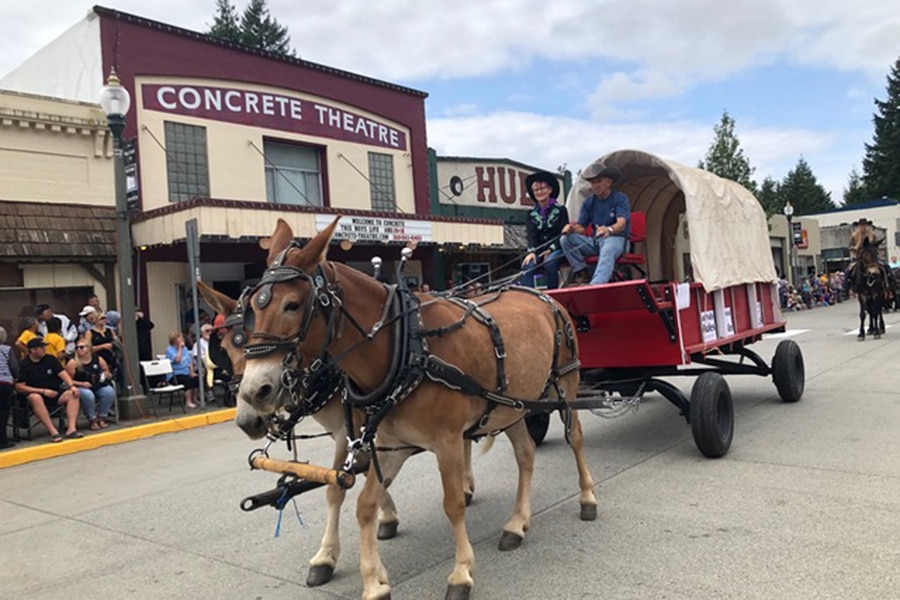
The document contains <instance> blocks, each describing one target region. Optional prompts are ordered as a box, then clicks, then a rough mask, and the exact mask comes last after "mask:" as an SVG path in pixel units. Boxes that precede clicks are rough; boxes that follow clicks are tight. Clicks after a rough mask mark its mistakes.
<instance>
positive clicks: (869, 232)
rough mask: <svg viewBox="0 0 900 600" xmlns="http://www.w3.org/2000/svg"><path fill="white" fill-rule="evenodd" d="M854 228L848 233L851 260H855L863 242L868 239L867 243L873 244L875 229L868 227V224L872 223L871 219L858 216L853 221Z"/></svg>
mask: <svg viewBox="0 0 900 600" xmlns="http://www.w3.org/2000/svg"><path fill="white" fill-rule="evenodd" d="M855 225H856V229H855V230H854V231H853V233H851V234H850V258H851V260H852V262H856V259H857V257H858V256H859V249H860V248H862V247H863V242H864V241H865V240H866V239H868V240H869V243H870V244H872V245H874V244H875V230H874V229H870V225H874V223H872V221H869V220H867V219H863V218H860V219H859V221H857V222H856V223H855Z"/></svg>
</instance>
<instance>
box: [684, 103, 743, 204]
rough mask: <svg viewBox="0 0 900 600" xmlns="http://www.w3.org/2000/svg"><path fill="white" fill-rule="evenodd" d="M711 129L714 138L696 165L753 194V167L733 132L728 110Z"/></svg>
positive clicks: (732, 121) (732, 122) (732, 120)
mask: <svg viewBox="0 0 900 600" xmlns="http://www.w3.org/2000/svg"><path fill="white" fill-rule="evenodd" d="M713 131H714V132H715V134H716V139H715V140H714V141H713V143H712V145H711V146H710V147H709V150H708V151H707V152H706V160H701V161H700V164H699V165H698V166H699V167H700V168H701V169H706V170H707V171H709V172H711V173H715V174H716V175H718V176H719V177H724V178H726V179H731V180H732V181H736V182H738V183H739V184H741V185H742V186H744V187H745V188H747V189H748V190H750V191H751V192H753V193H754V194H755V193H756V182H755V181H753V171H755V169H754V168H753V167H751V166H750V161H749V160H747V157H746V156H744V151H743V149H741V142H740V140H738V138H737V136H736V135H735V134H734V119H732V118H731V117H730V116H729V114H728V111H724V112H723V113H722V120H721V121H719V124H718V125H716V126H715V127H713Z"/></svg>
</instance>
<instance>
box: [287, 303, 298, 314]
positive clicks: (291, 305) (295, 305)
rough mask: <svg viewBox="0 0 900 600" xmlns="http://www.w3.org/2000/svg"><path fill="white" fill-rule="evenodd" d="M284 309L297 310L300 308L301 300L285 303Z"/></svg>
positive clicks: (288, 310)
mask: <svg viewBox="0 0 900 600" xmlns="http://www.w3.org/2000/svg"><path fill="white" fill-rule="evenodd" d="M284 310H285V311H287V312H297V311H298V310H300V303H299V302H288V303H287V304H285V305H284Z"/></svg>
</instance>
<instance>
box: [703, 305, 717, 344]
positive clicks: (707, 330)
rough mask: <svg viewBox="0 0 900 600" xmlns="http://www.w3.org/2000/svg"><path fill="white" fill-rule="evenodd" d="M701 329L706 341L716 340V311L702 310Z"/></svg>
mask: <svg viewBox="0 0 900 600" xmlns="http://www.w3.org/2000/svg"><path fill="white" fill-rule="evenodd" d="M700 331H701V332H702V333H703V341H704V342H714V341H716V313H715V311H712V310H703V311H700Z"/></svg>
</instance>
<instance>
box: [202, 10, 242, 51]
mask: <svg viewBox="0 0 900 600" xmlns="http://www.w3.org/2000/svg"><path fill="white" fill-rule="evenodd" d="M206 33H207V34H208V35H211V36H213V37H217V38H219V39H222V40H226V41H228V42H233V43H235V44H239V43H240V42H241V26H240V23H239V22H238V15H237V9H236V8H235V7H234V4H232V3H231V2H230V0H216V14H215V15H214V16H213V24H212V26H211V27H210V28H209V31H207V32H206Z"/></svg>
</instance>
